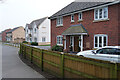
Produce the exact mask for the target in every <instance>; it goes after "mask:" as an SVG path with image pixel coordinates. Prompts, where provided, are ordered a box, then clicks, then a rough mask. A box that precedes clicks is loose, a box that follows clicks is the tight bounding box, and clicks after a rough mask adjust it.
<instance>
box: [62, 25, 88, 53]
mask: <svg viewBox="0 0 120 80" xmlns="http://www.w3.org/2000/svg"><path fill="white" fill-rule="evenodd" d="M62 35H63V46H64V52H70V53H77V52H80V51H83V47H84V46H83V43H84V36H86V35H88V32H87V30H86V29H85V27H84V26H83V25H82V24H78V25H72V26H70V27H69V28H68V29H67V30H66V31H64V32H63V33H62Z"/></svg>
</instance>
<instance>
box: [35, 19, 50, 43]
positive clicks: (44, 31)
mask: <svg viewBox="0 0 120 80" xmlns="http://www.w3.org/2000/svg"><path fill="white" fill-rule="evenodd" d="M50 31H51V28H50V20H49V19H46V20H45V21H44V22H43V23H42V24H41V25H40V26H39V31H38V35H37V36H38V42H42V37H46V42H51V34H50Z"/></svg>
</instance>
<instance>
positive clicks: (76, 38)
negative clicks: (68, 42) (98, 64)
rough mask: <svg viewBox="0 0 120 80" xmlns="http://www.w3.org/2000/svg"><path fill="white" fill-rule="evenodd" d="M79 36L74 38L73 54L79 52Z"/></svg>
mask: <svg viewBox="0 0 120 80" xmlns="http://www.w3.org/2000/svg"><path fill="white" fill-rule="evenodd" d="M79 45H80V44H79V36H75V45H74V52H79V51H80V47H79Z"/></svg>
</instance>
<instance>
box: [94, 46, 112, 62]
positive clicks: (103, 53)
mask: <svg viewBox="0 0 120 80" xmlns="http://www.w3.org/2000/svg"><path fill="white" fill-rule="evenodd" d="M96 59H100V60H105V61H111V59H110V55H109V49H108V48H102V49H100V50H97V51H96Z"/></svg>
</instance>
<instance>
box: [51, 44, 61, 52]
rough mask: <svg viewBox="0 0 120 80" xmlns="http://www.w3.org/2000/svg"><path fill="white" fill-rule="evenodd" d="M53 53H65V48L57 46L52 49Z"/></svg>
mask: <svg viewBox="0 0 120 80" xmlns="http://www.w3.org/2000/svg"><path fill="white" fill-rule="evenodd" d="M52 51H59V52H63V46H58V45H55V46H53V47H52Z"/></svg>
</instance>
